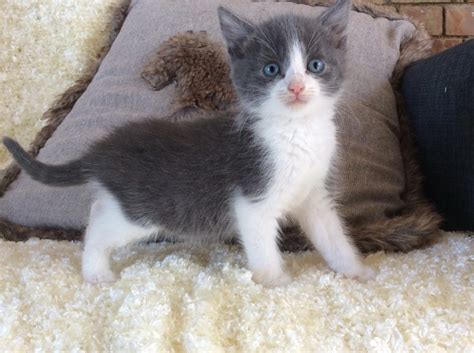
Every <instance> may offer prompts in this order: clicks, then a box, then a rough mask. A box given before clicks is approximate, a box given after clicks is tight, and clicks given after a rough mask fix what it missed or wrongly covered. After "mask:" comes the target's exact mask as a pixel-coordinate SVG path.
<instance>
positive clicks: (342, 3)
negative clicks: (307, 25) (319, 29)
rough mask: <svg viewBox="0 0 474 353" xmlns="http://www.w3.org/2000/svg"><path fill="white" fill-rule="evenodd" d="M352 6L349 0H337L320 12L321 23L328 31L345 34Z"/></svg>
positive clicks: (340, 34)
mask: <svg viewBox="0 0 474 353" xmlns="http://www.w3.org/2000/svg"><path fill="white" fill-rule="evenodd" d="M351 8H352V1H351V0H337V1H336V3H335V4H334V5H333V6H331V7H329V8H328V9H327V10H326V11H324V12H323V13H322V14H321V17H320V19H321V22H322V25H323V26H324V27H325V28H326V29H327V30H328V32H330V33H333V34H336V35H339V36H343V35H345V34H346V29H347V24H348V23H349V14H350V12H351Z"/></svg>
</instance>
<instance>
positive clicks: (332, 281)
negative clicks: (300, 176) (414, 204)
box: [0, 235, 474, 353]
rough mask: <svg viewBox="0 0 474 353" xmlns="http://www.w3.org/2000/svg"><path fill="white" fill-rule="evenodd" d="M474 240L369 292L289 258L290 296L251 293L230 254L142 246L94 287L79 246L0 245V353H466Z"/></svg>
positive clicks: (447, 243) (385, 278)
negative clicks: (109, 279)
mask: <svg viewBox="0 0 474 353" xmlns="http://www.w3.org/2000/svg"><path fill="white" fill-rule="evenodd" d="M473 245H474V238H469V237H466V236H464V235H451V236H446V237H445V238H444V239H443V241H442V242H440V243H439V244H436V245H435V246H433V247H431V248H429V249H425V250H420V251H414V252H412V253H410V254H384V253H382V252H379V253H377V254H374V255H371V256H369V257H368V259H367V261H368V262H369V263H370V264H371V265H372V266H374V267H376V268H378V270H379V274H378V276H377V278H376V280H375V281H370V282H368V283H360V282H357V281H353V280H348V279H345V278H343V277H342V276H340V275H336V274H334V273H333V272H331V271H330V270H329V269H328V268H327V266H326V265H325V264H324V262H323V260H322V259H321V258H319V257H318V256H316V255H315V254H314V253H313V252H306V253H301V254H285V255H284V257H285V261H286V262H287V263H288V267H289V269H290V271H291V273H292V275H293V276H294V282H292V283H291V284H289V285H288V286H286V287H281V288H275V289H267V288H263V287H262V286H260V285H258V284H255V283H254V282H253V281H252V279H251V273H250V271H248V270H246V269H245V268H243V267H242V266H243V264H244V263H245V257H244V255H243V253H242V252H241V251H239V249H237V248H236V247H227V246H211V247H209V248H207V249H199V248H196V247H192V246H189V245H186V244H168V243H161V244H148V245H139V246H135V247H134V248H133V251H132V253H131V254H130V252H129V251H126V252H120V253H119V254H117V255H116V256H114V266H115V267H116V268H117V269H121V270H122V274H121V278H120V279H119V280H118V281H117V282H115V283H111V284H102V285H90V284H87V283H84V282H83V281H82V279H81V276H80V272H81V271H80V262H81V254H82V250H81V244H80V243H77V242H57V241H49V240H38V239H31V240H29V241H27V242H20V243H14V242H5V241H2V240H0V268H1V269H2V270H1V271H0V291H1V293H2V294H1V296H0V305H1V308H2V314H1V316H0V351H1V352H33V351H34V352H78V351H81V352H160V353H161V352H170V353H171V352H176V353H179V352H188V353H225V352H232V353H238V352H242V353H252V352H255V353H265V352H280V353H283V352H286V353H307V352H319V353H324V352H373V353H380V352H419V353H422V352H465V353H468V352H472V348H473V344H474V330H473V329H472V327H473V313H472V303H473V300H474V293H473V291H472V286H473V276H472V272H473V270H474V269H473V263H472V261H470V258H471V259H472V247H473Z"/></svg>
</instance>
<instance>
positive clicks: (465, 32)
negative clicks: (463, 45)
mask: <svg viewBox="0 0 474 353" xmlns="http://www.w3.org/2000/svg"><path fill="white" fill-rule="evenodd" d="M445 8H446V34H449V35H457V36H469V35H471V36H472V35H474V5H447V6H446V7H445Z"/></svg>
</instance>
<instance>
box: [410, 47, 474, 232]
mask: <svg viewBox="0 0 474 353" xmlns="http://www.w3.org/2000/svg"><path fill="white" fill-rule="evenodd" d="M402 84H403V87H402V90H403V95H404V98H405V102H406V108H407V111H408V115H409V119H410V123H411V125H412V127H413V128H414V131H415V135H416V140H417V146H418V150H419V157H420V163H421V168H422V172H423V174H424V177H425V182H424V185H425V193H426V196H427V197H428V198H429V199H431V201H433V202H434V204H435V205H436V208H437V210H438V211H439V212H440V213H441V214H442V215H443V217H444V218H445V222H444V225H443V229H445V230H459V231H473V230H474V40H470V41H468V42H465V43H463V44H462V45H458V46H456V47H454V48H451V49H449V50H446V51H444V52H442V53H440V54H438V55H436V56H433V57H431V58H428V59H425V60H422V61H418V62H417V63H415V64H413V65H412V66H411V67H409V68H408V69H407V70H406V71H405V75H404V78H403V83H402Z"/></svg>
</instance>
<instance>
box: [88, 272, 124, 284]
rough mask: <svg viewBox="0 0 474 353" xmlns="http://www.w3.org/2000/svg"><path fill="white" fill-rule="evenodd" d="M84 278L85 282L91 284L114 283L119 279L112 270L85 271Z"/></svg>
mask: <svg viewBox="0 0 474 353" xmlns="http://www.w3.org/2000/svg"><path fill="white" fill-rule="evenodd" d="M82 277H83V278H84V280H85V281H86V282H88V283H91V284H97V283H104V282H114V281H115V280H116V279H117V277H116V276H115V274H114V273H113V272H112V271H111V270H104V271H102V272H98V271H93V272H92V271H83V272H82Z"/></svg>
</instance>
